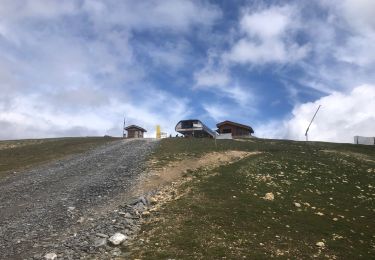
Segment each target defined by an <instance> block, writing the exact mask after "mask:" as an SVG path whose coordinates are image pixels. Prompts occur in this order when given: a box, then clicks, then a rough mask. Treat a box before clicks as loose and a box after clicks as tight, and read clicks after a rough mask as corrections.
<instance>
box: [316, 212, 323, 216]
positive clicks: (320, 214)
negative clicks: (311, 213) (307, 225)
mask: <svg viewBox="0 0 375 260" xmlns="http://www.w3.org/2000/svg"><path fill="white" fill-rule="evenodd" d="M315 214H316V215H318V216H324V213H322V212H317V213H315Z"/></svg>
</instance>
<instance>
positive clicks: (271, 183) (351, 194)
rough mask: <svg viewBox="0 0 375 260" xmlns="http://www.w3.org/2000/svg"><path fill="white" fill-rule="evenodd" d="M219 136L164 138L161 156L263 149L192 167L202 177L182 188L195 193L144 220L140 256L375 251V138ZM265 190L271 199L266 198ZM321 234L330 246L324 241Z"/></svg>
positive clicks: (354, 254)
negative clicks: (364, 142) (209, 166)
mask: <svg viewBox="0 0 375 260" xmlns="http://www.w3.org/2000/svg"><path fill="white" fill-rule="evenodd" d="M217 144H218V146H217V148H216V147H215V145H214V142H213V140H207V139H188V140H186V139H169V140H163V141H162V143H161V145H160V146H159V150H158V151H157V152H156V154H155V155H154V156H155V158H157V159H160V160H161V161H163V160H164V161H167V160H171V159H173V158H177V159H178V158H180V155H181V154H183V155H184V156H197V155H201V154H203V153H205V152H209V151H214V150H215V151H216V150H245V151H254V150H257V151H261V152H262V153H261V154H258V155H255V156H253V157H248V158H245V159H243V160H241V161H238V162H236V163H234V164H230V165H226V166H222V167H219V168H216V169H214V170H211V171H208V170H198V171H195V172H192V173H190V174H191V175H193V176H195V178H193V180H192V181H190V182H186V183H184V184H183V185H182V186H181V187H180V188H179V189H180V192H184V191H188V193H187V194H186V195H184V196H183V197H181V198H180V199H178V200H175V201H172V202H170V203H168V204H167V205H166V206H164V207H163V208H162V209H161V210H160V211H159V212H158V213H154V220H153V221H150V222H149V223H147V224H145V225H144V226H143V229H142V232H141V235H140V238H142V239H143V241H145V242H144V243H143V244H142V243H141V242H139V241H142V240H137V241H138V242H136V243H135V245H134V246H133V248H132V250H133V251H132V254H133V256H134V257H142V259H167V258H172V259H173V258H175V259H223V258H225V259H243V258H247V259H268V258H271V257H279V258H285V259H286V258H291V259H296V258H298V259H301V258H302V259H305V258H313V257H314V256H315V257H318V258H330V259H334V258H337V259H358V258H364V259H370V258H374V256H375V233H374V230H375V221H374V219H375V147H373V146H361V145H350V144H332V143H308V144H306V143H303V142H292V141H276V140H252V141H251V142H250V141H249V142H239V141H231V140H220V141H218V142H217ZM327 150H328V151H327ZM212 173H218V174H212ZM207 176H208V177H207ZM267 192H272V193H273V194H274V195H275V199H274V201H267V200H264V199H263V198H262V197H263V196H264V195H265V193H267ZM295 202H298V203H300V204H301V207H296V206H295V205H294V203H295ZM317 213H323V214H324V215H322V216H320V215H317ZM335 220H336V221H335ZM318 241H322V242H324V244H325V247H324V248H319V247H317V246H316V243H317V242H318Z"/></svg>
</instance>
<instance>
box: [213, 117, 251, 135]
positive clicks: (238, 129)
mask: <svg viewBox="0 0 375 260" xmlns="http://www.w3.org/2000/svg"><path fill="white" fill-rule="evenodd" d="M216 126H217V128H218V129H217V132H218V133H219V134H232V137H248V136H251V134H253V133H254V130H253V128H251V126H248V125H243V124H239V123H236V122H232V121H228V120H226V121H223V122H220V123H218V124H216Z"/></svg>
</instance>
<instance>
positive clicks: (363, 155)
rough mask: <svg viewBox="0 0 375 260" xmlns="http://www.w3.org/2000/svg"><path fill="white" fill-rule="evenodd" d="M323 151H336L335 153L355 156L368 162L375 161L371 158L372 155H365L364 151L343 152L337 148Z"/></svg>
mask: <svg viewBox="0 0 375 260" xmlns="http://www.w3.org/2000/svg"><path fill="white" fill-rule="evenodd" d="M321 151H322V152H325V153H335V154H338V155H343V156H346V157H353V158H355V159H357V160H361V161H366V162H375V161H374V160H373V159H371V158H372V157H370V156H368V155H365V154H362V153H356V152H349V151H348V152H342V151H337V150H321Z"/></svg>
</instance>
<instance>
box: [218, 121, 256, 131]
mask: <svg viewBox="0 0 375 260" xmlns="http://www.w3.org/2000/svg"><path fill="white" fill-rule="evenodd" d="M222 125H234V126H238V127H241V128H245V129H247V130H249V131H250V132H251V133H254V130H253V128H252V127H251V126H248V125H243V124H240V123H236V122H232V121H229V120H225V121H223V122H220V123H217V124H216V126H217V127H218V128H219V127H220V126H222Z"/></svg>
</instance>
